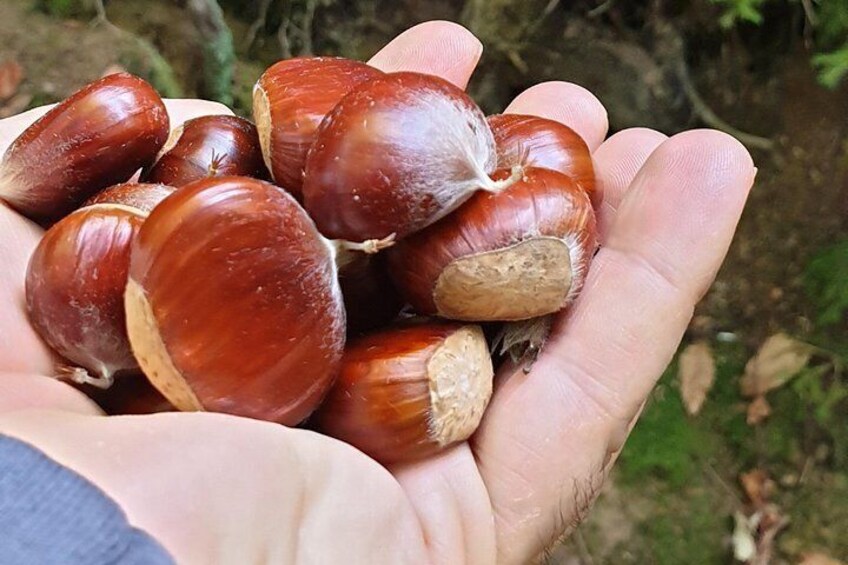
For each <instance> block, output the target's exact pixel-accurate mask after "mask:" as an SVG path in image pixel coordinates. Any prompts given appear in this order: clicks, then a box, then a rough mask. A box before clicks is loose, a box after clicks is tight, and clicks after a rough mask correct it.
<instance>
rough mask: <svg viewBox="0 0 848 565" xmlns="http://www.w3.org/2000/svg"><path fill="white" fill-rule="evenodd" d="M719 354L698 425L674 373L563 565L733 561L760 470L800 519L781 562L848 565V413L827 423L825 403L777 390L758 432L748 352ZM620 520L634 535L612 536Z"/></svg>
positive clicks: (789, 532)
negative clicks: (810, 559)
mask: <svg viewBox="0 0 848 565" xmlns="http://www.w3.org/2000/svg"><path fill="white" fill-rule="evenodd" d="M715 353H716V362H717V378H716V382H715V385H714V387H713V389H712V390H711V391H710V393H709V396H708V398H707V401H706V403H705V405H704V408H703V410H702V411H701V413H700V414H699V415H698V416H695V417H690V416H688V415H687V414H686V412H685V410H684V408H683V404H682V402H681V399H680V394H679V388H678V382H677V376H676V372H677V367H676V365H672V366H671V367H669V369H668V371H667V372H666V373H665V375H664V376H663V377H662V379H661V380H660V383H659V385H658V386H657V388H656V390H655V391H654V393H653V394H652V396H651V400H650V401H649V403H648V405H647V406H646V408H645V411H644V413H643V415H642V418H641V419H640V421H639V423H638V424H637V425H636V427H635V429H634V430H633V434H632V435H631V437H630V440H629V441H628V443H627V445H626V446H625V448H624V451H623V452H622V454H621V458H620V461H619V465H618V466H617V468H616V470H615V472H614V473H613V475H612V477H611V485H610V487H608V489H607V490H606V491H605V493H603V494H602V495H601V497H600V499H599V501H598V503H597V504H596V507H595V509H594V511H593V512H592V513H591V514H590V515H589V518H588V520H587V522H586V523H585V524H584V525H583V526H582V527H581V536H582V543H581V544H580V545H581V547H578V544H577V543H576V541H575V540H572V541H570V542H569V543H568V544H567V546H566V549H565V551H564V552H563V554H562V559H561V561H563V562H566V559H568V557H565V556H567V555H580V554H584V553H588V554H589V555H590V556H591V558H592V561H593V563H595V564H605V563H609V564H614V563H615V564H618V563H639V564H658V565H665V564H668V565H676V564H681V563H705V564H713V563H732V562H733V559H732V550H731V546H730V537H731V534H732V531H733V513H734V512H735V511H736V510H744V508H745V505H746V504H747V502H748V501H747V500H746V499H745V494H744V492H743V490H742V488H741V486H740V483H739V475H740V474H741V473H743V472H746V471H749V470H751V469H754V468H760V469H763V470H764V471H766V472H767V473H768V474H769V476H770V477H771V478H772V479H773V480H774V481H775V483H776V485H777V489H776V492H775V494H774V496H773V497H772V499H771V501H772V502H774V503H775V504H777V505H778V506H779V507H780V508H781V510H782V512H783V514H785V515H787V516H788V517H789V518H790V520H791V522H790V524H789V526H788V527H787V529H786V530H785V531H784V532H783V533H782V534H781V535H780V536H779V537H778V538H777V548H776V550H777V556H776V559H777V561H776V562H777V563H796V562H797V561H798V559H799V557H800V555H801V554H802V553H804V552H810V551H823V552H825V553H828V554H830V555H832V556H834V557H837V556H838V557H841V558H843V559H845V558H846V557H848V535H846V534H847V533H848V466H846V465H844V464H843V463H842V461H841V459H839V457H838V456H837V450H836V449H835V446H836V445H839V444H844V443H845V442H846V441H848V414H846V413H845V411H844V410H842V408H844V405H840V407H839V408H840V411H836V410H834V411H832V412H831V413H830V414H829V419H828V420H827V424H828V425H827V426H826V427H825V426H823V425H822V424H821V423H820V422H819V421H818V420H817V418H816V416H815V412H816V408H817V405H816V404H815V403H814V402H812V401H811V399H810V398H809V397H807V396H805V395H804V393H803V392H799V390H800V388H799V387H798V386H793V384H794V383H790V384H788V385H786V386H785V387H784V388H782V389H780V390H777V391H774V392H773V393H771V394H769V396H768V400H769V402H770V403H771V405H772V409H773V413H772V415H771V416H770V417H769V418H768V419H767V420H766V421H765V422H763V423H762V424H760V425H758V426H749V425H748V424H747V423H746V421H745V403H744V401H743V399H742V398H741V396H740V395H739V377H740V375H741V374H742V373H743V371H744V365H745V361H746V358H747V354H748V352H747V351H746V349H745V348H744V347H742V346H740V345H738V344H722V345H719V346H717V347H716V348H715ZM843 386H844V385H843ZM610 513H618V514H620V515H622V516H624V517H625V519H626V520H629V521H630V523H631V524H630V526H629V533H630V535H628V536H627V537H626V539H619V538H620V536H619V535H618V533H619V532H616V533H613V534H611V533H610V531H609V528H608V527H607V525H606V524H605V523H604V521H603V520H604V518H605V516H608V515H609V514H610ZM616 528H617V530H621V526H620V525H618V526H617V527H616ZM611 538H612V539H613V543H610V539H611Z"/></svg>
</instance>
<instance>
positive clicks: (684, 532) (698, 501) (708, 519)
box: [639, 486, 730, 565]
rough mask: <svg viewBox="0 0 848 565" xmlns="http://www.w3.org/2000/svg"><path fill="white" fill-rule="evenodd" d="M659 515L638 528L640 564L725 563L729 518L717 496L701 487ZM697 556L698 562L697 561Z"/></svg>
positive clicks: (693, 489)
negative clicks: (720, 505)
mask: <svg viewBox="0 0 848 565" xmlns="http://www.w3.org/2000/svg"><path fill="white" fill-rule="evenodd" d="M668 496H669V498H671V497H674V503H673V504H672V505H671V506H669V507H666V508H665V510H664V511H662V512H661V513H660V514H658V515H655V516H652V517H651V519H649V520H645V521H644V522H643V523H642V525H641V526H640V528H639V533H640V534H641V537H642V539H643V543H644V545H643V547H642V553H643V555H642V558H641V559H640V560H639V562H640V563H656V564H657V565H679V564H680V563H695V562H697V563H722V562H724V561H726V560H727V557H728V556H727V552H726V550H725V548H724V544H723V543H722V540H723V538H724V537H725V536H726V535H727V532H728V531H729V528H730V521H729V520H730V519H729V517H728V516H727V514H726V513H725V512H724V511H723V509H721V508H719V507H717V505H716V501H715V498H716V496H715V493H714V492H711V489H708V488H704V487H702V486H698V487H695V488H692V489H688V490H687V493H686V495H684V496H683V497H680V496H679V495H676V494H674V493H671V492H670V493H668ZM696 556H697V559H695V558H696Z"/></svg>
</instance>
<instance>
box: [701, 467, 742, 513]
mask: <svg viewBox="0 0 848 565" xmlns="http://www.w3.org/2000/svg"><path fill="white" fill-rule="evenodd" d="M704 465H706V468H707V471H709V472H710V474H711V475H712V476H713V478H714V479H715V480H716V482H717V483H718V484H719V485H720V486H721V487H722V488H723V489H724V490H725V491H727V494H729V495H730V496H731V498H733V500H735V501H736V502H737V503H738V504H739V506H744V505H745V502H744V501H743V500H742V499H741V498H739V495H738V494H737V493H736V491H735V490H733V488H732V487H731V486H730V485H729V484H727V481H725V480H724V479H723V478H722V477H721V475H719V474H718V471H716V470H715V467H713V466H712V465H711V464H710V463H709V462H707V463H704Z"/></svg>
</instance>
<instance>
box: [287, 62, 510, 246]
mask: <svg viewBox="0 0 848 565" xmlns="http://www.w3.org/2000/svg"><path fill="white" fill-rule="evenodd" d="M496 161H497V155H496V152H495V142H494V138H493V137H492V132H491V131H490V129H489V126H488V125H487V123H486V120H485V117H484V116H483V113H482V112H481V111H480V109H479V108H478V107H477V105H476V104H474V102H473V101H472V100H471V98H469V97H468V96H467V95H466V94H465V93H464V92H463V91H462V90H461V89H459V88H457V87H456V86H454V85H453V84H451V83H449V82H447V81H445V80H442V79H440V78H438V77H434V76H430V75H424V74H417V73H393V74H387V75H384V76H382V77H380V78H377V79H375V80H372V81H369V82H367V83H365V84H363V85H360V86H359V87H358V88H356V89H355V90H353V91H351V92H350V93H349V94H348V95H347V96H345V97H344V98H343V99H342V100H341V102H339V104H338V105H337V106H336V107H335V109H334V110H333V111H332V113H330V114H329V115H328V116H327V118H326V119H325V120H324V122H323V123H322V124H321V128H320V130H319V131H318V136H317V138H316V140H315V144H314V145H313V146H312V149H311V150H310V151H309V156H308V158H307V161H306V176H305V178H304V184H303V195H304V206H305V207H306V209H307V210H308V211H309V214H310V215H311V216H312V217H313V218H314V219H315V223H316V224H317V226H318V228H319V229H320V230H321V232H322V233H323V234H324V235H325V236H327V237H330V238H334V239H343V240H347V241H364V240H369V239H382V238H385V237H387V236H389V235H391V234H393V233H394V234H396V236H397V237H398V238H402V237H404V236H406V235H408V234H410V233H413V232H415V231H417V230H420V229H421V228H423V227H425V226H427V225H429V224H432V223H433V222H435V221H437V220H438V219H439V218H441V217H443V216H445V215H446V214H448V213H450V212H451V211H452V210H454V209H455V208H457V207H458V206H459V205H461V204H462V202H464V201H465V200H467V199H468V198H469V197H470V196H471V195H472V194H473V193H474V192H475V191H477V190H479V189H490V190H496V189H497V188H498V187H496V186H495V185H494V183H493V181H492V180H491V179H490V178H489V177H488V173H491V172H493V171H494V169H495V165H496Z"/></svg>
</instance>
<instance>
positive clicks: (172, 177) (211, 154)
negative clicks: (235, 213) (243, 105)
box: [142, 116, 270, 187]
mask: <svg viewBox="0 0 848 565" xmlns="http://www.w3.org/2000/svg"><path fill="white" fill-rule="evenodd" d="M234 175H235V176H248V177H253V178H258V179H268V178H270V177H269V176H268V170H267V169H266V168H265V162H264V161H263V160H262V150H261V148H260V147H259V135H258V133H257V131H256V127H255V126H254V125H253V124H252V123H250V122H249V121H247V120H245V119H244V118H239V117H237V116H202V117H199V118H194V119H192V120H188V121H187V122H185V123H183V124H182V125H181V126H179V127H177V128H175V129H174V131H172V132H171V135H170V136H169V137H168V141H167V142H166V143H165V146H164V147H163V148H162V151H161V152H160V154H159V157H158V158H157V159H156V162H155V163H154V164H153V166H151V167H150V168H149V169H148V170H147V171H145V172H144V174H143V175H142V178H143V179H144V181H145V182H149V183H161V184H167V185H170V186H175V187H179V186H183V185H186V184H188V183H190V182H193V181H196V180H201V179H204V178H207V177H224V176H234Z"/></svg>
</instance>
